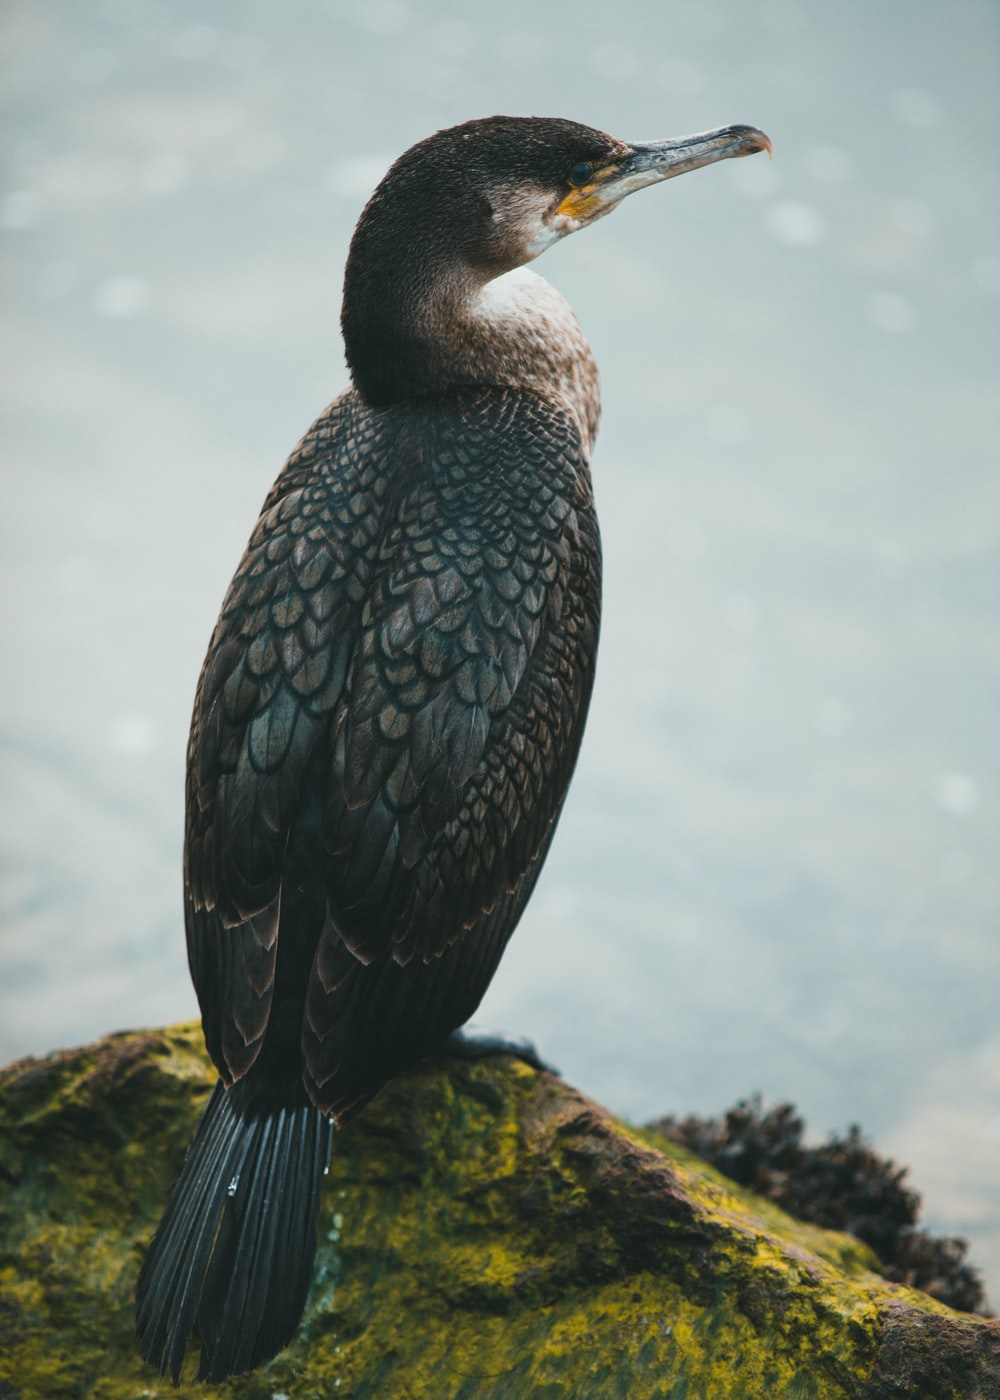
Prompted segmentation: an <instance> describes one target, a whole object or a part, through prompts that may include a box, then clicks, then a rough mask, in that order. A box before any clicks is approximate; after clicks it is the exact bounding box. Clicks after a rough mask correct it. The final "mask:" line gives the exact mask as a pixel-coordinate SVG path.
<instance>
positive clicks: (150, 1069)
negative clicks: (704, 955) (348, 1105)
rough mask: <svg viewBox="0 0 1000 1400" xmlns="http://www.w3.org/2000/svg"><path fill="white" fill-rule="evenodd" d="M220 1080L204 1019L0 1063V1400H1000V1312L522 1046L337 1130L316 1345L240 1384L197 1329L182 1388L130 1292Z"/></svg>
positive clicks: (428, 1080) (409, 1092)
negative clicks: (136, 1326)
mask: <svg viewBox="0 0 1000 1400" xmlns="http://www.w3.org/2000/svg"><path fill="white" fill-rule="evenodd" d="M212 1082H213V1075H212V1073H211V1072H210V1069H209V1066H208V1064H207V1061H206V1059H205V1055H204V1052H203V1050H202V1046H201V1035H200V1032H199V1030H198V1029H197V1028H196V1027H192V1026H185V1027H179V1028H176V1029H173V1030H167V1031H162V1032H155V1033H145V1034H123V1035H116V1036H111V1037H109V1038H108V1039H106V1040H103V1041H101V1042H99V1043H98V1044H97V1045H94V1046H90V1047H88V1048H86V1049H83V1050H78V1051H69V1052H65V1053H62V1054H56V1055H51V1056H49V1057H47V1058H46V1059H42V1060H24V1061H21V1062H19V1063H18V1064H15V1065H12V1066H10V1067H9V1068H8V1069H7V1070H5V1071H3V1072H2V1073H0V1180H2V1207H0V1220H2V1245H0V1251H2V1252H0V1400H14V1397H17V1398H18V1400H61V1397H95V1400H119V1397H120V1398H121V1400H126V1397H127V1400H141V1398H142V1397H152V1396H167V1395H170V1394H177V1395H181V1396H188V1395H190V1396H199V1397H204V1398H205V1400H208V1397H211V1396H215V1395H218V1396H232V1397H241V1400H243V1398H244V1397H245V1400H283V1398H284V1397H289V1400H313V1397H317V1400H318V1397H323V1400H329V1398H331V1397H334V1396H338V1397H343V1400H347V1398H348V1397H350V1400H364V1397H371V1400H615V1398H616V1397H621V1400H653V1397H656V1400H668V1397H669V1400H702V1397H704V1400H725V1397H738V1398H739V1400H754V1397H768V1400H772V1397H773V1400H793V1398H794V1400H807V1397H815V1398H816V1400H839V1397H844V1398H845V1400H847V1398H848V1397H850V1400H882V1398H883V1397H885V1398H886V1400H888V1397H914V1400H938V1397H940V1398H941V1400H945V1398H946V1397H948V1398H949V1400H951V1397H963V1398H964V1397H970V1400H971V1398H972V1397H982V1400H994V1397H998V1400H1000V1379H998V1377H1000V1323H998V1322H993V1321H987V1320H983V1319H977V1318H970V1317H967V1316H963V1315H961V1314H958V1313H954V1312H951V1311H950V1310H949V1309H947V1308H945V1307H943V1306H942V1305H940V1304H938V1303H935V1302H933V1301H932V1300H931V1299H929V1298H927V1297H925V1296H924V1295H922V1294H919V1293H914V1292H911V1291H909V1290H907V1289H905V1288H901V1287H898V1286H896V1285H893V1284H889V1283H886V1281H885V1280H884V1279H882V1278H880V1277H879V1276H878V1275H877V1274H876V1273H874V1272H872V1268H873V1265H874V1262H875V1261H874V1259H873V1257H872V1256H871V1255H870V1254H869V1253H868V1251H867V1250H866V1249H865V1247H864V1246H862V1245H860V1244H858V1243H857V1242H856V1241H854V1240H852V1239H850V1238H849V1237H847V1236H845V1235H838V1234H834V1233H831V1232H829V1231H824V1230H820V1229H818V1228H816V1227H813V1226H809V1225H803V1224H801V1223H800V1222H797V1221H794V1220H792V1219H791V1218H789V1217H788V1216H786V1215H784V1214H782V1212H780V1211H779V1210H777V1209H776V1208H775V1207H773V1206H771V1205H769V1204H767V1203H766V1202H764V1201H762V1200H760V1199H759V1198H757V1197H754V1196H752V1195H750V1194H749V1193H746V1192H741V1191H739V1190H738V1189H736V1188H734V1187H733V1185H732V1183H729V1182H726V1181H725V1179H724V1178H722V1177H721V1176H719V1175H718V1174H717V1173H715V1172H713V1171H712V1170H711V1169H710V1168H708V1167H706V1166H704V1164H702V1163H701V1162H700V1161H699V1160H698V1159H697V1158H695V1157H693V1156H691V1155H690V1154H689V1153H687V1152H685V1151H684V1150H683V1149H682V1148H679V1147H676V1146H674V1145H673V1144H671V1143H669V1142H667V1141H666V1140H663V1139H659V1138H656V1137H654V1136H652V1135H651V1134H648V1133H642V1132H638V1131H636V1130H634V1129H632V1128H629V1127H628V1126H626V1125H624V1124H622V1123H620V1122H618V1121H616V1120H615V1119H614V1118H612V1117H611V1116H610V1115H609V1114H608V1113H606V1112H605V1111H604V1110H603V1109H602V1108H600V1107H599V1106H598V1105H597V1104H595V1103H593V1102H591V1101H590V1100H589V1099H587V1098H585V1097H584V1096H583V1095H582V1094H580V1093H578V1092H577V1091H576V1090H575V1089H571V1088H570V1087H569V1086H568V1085H566V1084H564V1083H563V1082H562V1081H561V1080H559V1079H557V1078H555V1077H553V1076H552V1075H549V1074H544V1073H539V1072H537V1071H535V1070H533V1069H530V1068H529V1067H528V1066H526V1065H524V1064H523V1063H521V1062H520V1061H517V1060H513V1059H510V1058H506V1057H501V1058H493V1059H486V1060H479V1061H447V1062H428V1063H426V1064H424V1065H422V1066H421V1067H420V1068H419V1069H417V1070H415V1071H414V1072H412V1073H410V1074H408V1075H406V1076H405V1077H403V1078H401V1079H399V1080H397V1081H396V1082H395V1083H393V1084H392V1085H390V1086H389V1087H388V1088H387V1089H386V1090H385V1091H383V1093H382V1094H381V1095H380V1096H379V1098H378V1099H377V1100H376V1101H375V1102H374V1103H373V1104H372V1105H371V1106H370V1107H369V1108H368V1109H366V1111H365V1112H364V1114H362V1115H361V1117H360V1118H359V1119H358V1120H357V1121H356V1122H355V1123H353V1124H352V1125H351V1126H350V1127H349V1128H347V1129H346V1130H345V1131H344V1132H343V1133H342V1134H340V1135H339V1136H338V1138H337V1139H336V1141H335V1144H334V1153H333V1160H332V1163H331V1167H330V1175H329V1180H328V1183H327V1189H326V1194H325V1198H324V1202H323V1206H322V1210H321V1217H320V1249H319V1255H318V1259H317V1269H316V1282H315V1286H314V1288H313V1292H312V1296H311V1298H310V1301H309V1305H308V1308H307V1310H306V1316H305V1319H304V1321H303V1323H302V1326H301V1327H300V1329H299V1332H298V1334H297V1336H296V1338H295V1341H294V1342H293V1344H292V1345H291V1346H290V1347H289V1348H288V1349H287V1351H285V1352H283V1353H282V1355H281V1356H279V1357H278V1358H277V1359H276V1360H275V1361H274V1362H272V1363H271V1364H270V1365H269V1366H267V1367H265V1368H263V1369H262V1370H261V1371H259V1372H257V1373H256V1374H254V1375H252V1376H247V1377H243V1378H241V1379H239V1380H235V1381H232V1382H229V1383H228V1384H226V1385H223V1386H202V1385H199V1384H197V1383H196V1382H195V1381H194V1380H193V1379H188V1378H189V1377H191V1376H193V1371H194V1351H195V1348H194V1347H192V1348H191V1354H190V1355H189V1359H188V1362H187V1365H186V1368H185V1373H184V1380H183V1383H182V1385H181V1387H180V1390H179V1391H176V1392H175V1391H173V1390H172V1389H171V1387H170V1385H169V1384H168V1383H167V1382H165V1381H162V1380H161V1379H160V1378H159V1377H158V1376H157V1375H155V1374H154V1373H153V1372H151V1371H149V1370H147V1369H146V1368H144V1367H143V1366H142V1364H141V1363H140V1361H139V1359H138V1357H137V1355H136V1353H135V1350H134V1347H133V1339H132V1325H133V1324H132V1309H133V1293H134V1288H135V1280H136V1276H137V1273H138V1269H139V1263H140V1260H141V1258H142V1254H143V1250H144V1248H145V1246H146V1244H147V1242H148V1240H149V1237H150V1235H151V1233H152V1230H153V1228H154V1226H155V1224H156V1221H157V1219H158V1217H159V1214H160V1211H161V1210H162V1208H163V1205H164V1203H165V1201H166V1198H167V1194H168V1191H169V1189H170V1186H171V1184H172V1182H173V1179H174V1177H175V1175H176V1173H177V1171H178V1170H179V1168H180V1164H181V1161H182V1159H183V1155H184V1151H185V1148H186V1146H187V1143H188V1142H189V1140H190V1138H191V1137H192V1135H193V1133H194V1129H195V1124H196V1122H197V1119H198V1116H199V1114H200V1112H201V1109H202V1107H203V1105H204V1103H205V1099H206V1096H207V1095H208V1093H209V1090H210V1088H211V1085H212Z"/></svg>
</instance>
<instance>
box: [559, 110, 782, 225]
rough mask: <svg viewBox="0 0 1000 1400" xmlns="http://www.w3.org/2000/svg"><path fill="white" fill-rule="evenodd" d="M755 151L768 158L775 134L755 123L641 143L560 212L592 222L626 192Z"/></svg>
mask: <svg viewBox="0 0 1000 1400" xmlns="http://www.w3.org/2000/svg"><path fill="white" fill-rule="evenodd" d="M757 151H767V153H768V155H769V156H770V155H771V138H770V137H769V136H765V134H764V132H763V131H758V129H757V127H755V126H723V127H719V128H718V130H716V131H702V132H699V133H698V134H697V135H696V136H683V137H681V138H680V139H679V140H676V141H637V142H636V143H635V144H634V145H633V146H631V147H630V149H629V152H628V154H627V155H626V156H625V157H624V159H622V160H620V161H616V162H615V163H614V164H613V165H607V166H604V167H603V169H601V170H597V171H595V172H594V177H593V179H592V180H591V181H590V183H589V184H587V185H583V186H581V188H580V189H576V190H571V191H570V193H569V194H568V195H567V196H566V198H565V199H564V200H563V201H562V203H561V204H560V205H559V208H558V210H557V213H559V214H562V215H564V216H565V217H566V218H568V219H572V220H574V221H575V222H577V223H578V224H581V223H589V222H590V221H591V220H592V219H599V218H600V217H601V215H602V214H608V213H610V212H611V210H612V209H614V208H615V206H616V205H617V204H619V203H620V202H621V201H622V200H623V199H624V198H625V196H626V195H629V194H632V193H634V191H635V190H641V189H642V188H643V186H645V185H654V184H656V183H657V182H658V181H659V180H670V179H672V178H673V176H675V175H684V174H686V173H687V171H689V170H697V169H698V168H699V166H702V165H713V164H714V163H715V161H717V160H730V159H732V158H734V157H736V156H752V155H754V154H755V153H756V152H757Z"/></svg>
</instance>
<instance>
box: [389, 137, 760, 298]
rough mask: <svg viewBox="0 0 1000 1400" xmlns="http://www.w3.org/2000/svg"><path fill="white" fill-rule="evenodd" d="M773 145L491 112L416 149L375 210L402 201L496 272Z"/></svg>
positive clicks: (478, 264) (484, 270)
mask: <svg viewBox="0 0 1000 1400" xmlns="http://www.w3.org/2000/svg"><path fill="white" fill-rule="evenodd" d="M770 149H771V142H770V140H769V139H768V137H767V136H765V135H764V133H763V132H762V131H758V130H757V129H756V127H752V126H726V127H721V128H719V129H718V130H716V131H706V132H701V133H699V134H698V135H696V136H685V137H681V138H680V139H677V140H667V141H641V142H635V143H629V142H626V141H619V140H617V139H616V138H615V137H613V136H608V135H606V134H605V133H604V132H603V131H597V130H595V129H594V128H592V127H588V126H581V125H580V124H579V123H577V122H571V121H563V120H560V119H558V118H548V117H485V118H482V119H481V120H478V121H470V122H465V123H463V124H462V125H461V126H455V127H451V128H449V129H448V130H446V131H439V132H437V133H436V134H435V135H434V136H430V137H428V138H427V139H426V140H424V141H420V142H418V143H417V145H415V146H413V147H411V149H410V150H408V151H407V152H405V154H404V155H402V156H401V157H400V158H399V160H397V161H396V163H395V164H394V165H393V166H392V168H391V169H390V170H389V172H388V174H387V175H386V177H385V179H384V180H383V181H382V183H381V185H380V186H379V188H378V190H377V191H376V193H375V195H374V196H373V198H372V202H371V205H370V206H369V210H370V211H371V212H373V213H375V214H376V215H377V214H381V213H385V214H388V213H389V212H390V211H389V210H388V209H387V208H385V206H386V205H387V204H388V203H389V202H390V201H392V203H393V204H395V205H396V206H397V207H399V206H400V204H401V205H402V207H405V209H406V210H407V211H408V217H409V219H410V220H411V222H412V225H413V232H414V233H419V234H422V233H424V231H425V230H427V229H429V228H430V229H436V230H437V231H438V237H439V239H440V240H441V242H442V243H443V244H444V243H446V244H447V249H448V251H449V253H450V255H451V256H452V257H456V256H458V257H460V258H461V259H462V261H463V262H464V263H466V264H467V265H468V266H470V267H471V268H473V269H475V270H476V271H477V272H478V273H480V274H485V275H486V276H487V277H495V276H497V275H498V274H500V273H503V272H508V271H510V270H511V269H512V268H514V267H519V266H521V265H522V264H523V263H527V262H530V261H531V260H532V259H533V258H536V257H537V256H538V255H539V253H542V252H544V250H545V249H546V248H548V247H549V246H550V245H551V244H552V243H554V242H556V241H557V240H558V239H560V238H564V237H565V236H566V235H567V234H569V233H575V232H576V230H577V229H581V228H585V227H586V226H587V225H588V224H592V223H595V222H596V221H597V220H598V219H600V218H603V217H604V215H605V214H609V213H610V212H611V210H612V209H615V208H616V207H617V206H618V205H619V204H620V203H621V201H622V200H623V199H624V198H625V196H626V195H629V194H632V193H633V192H634V191H635V190H639V189H642V188H643V187H644V186H645V185H652V184H655V183H656V182H658V181H660V180H669V179H671V178H672V177H673V176H674V175H682V174H684V173H685V172H686V171H688V170H696V169H698V167H699V166H702V165H710V164H712V163H713V162H715V161H718V160H727V159H729V158H731V157H734V156H746V155H752V154H753V153H754V152H756V151H762V150H767V151H770ZM366 212H368V211H366ZM363 222H364V220H363ZM394 222H395V220H394ZM400 232H401V230H400Z"/></svg>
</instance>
